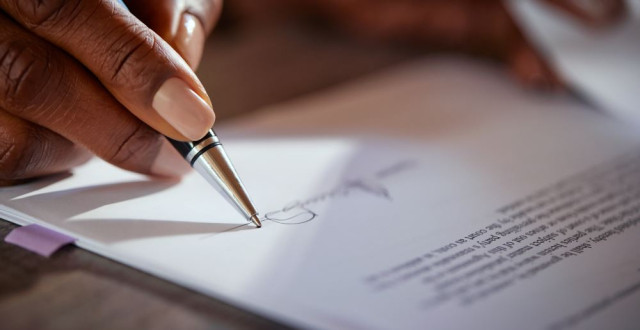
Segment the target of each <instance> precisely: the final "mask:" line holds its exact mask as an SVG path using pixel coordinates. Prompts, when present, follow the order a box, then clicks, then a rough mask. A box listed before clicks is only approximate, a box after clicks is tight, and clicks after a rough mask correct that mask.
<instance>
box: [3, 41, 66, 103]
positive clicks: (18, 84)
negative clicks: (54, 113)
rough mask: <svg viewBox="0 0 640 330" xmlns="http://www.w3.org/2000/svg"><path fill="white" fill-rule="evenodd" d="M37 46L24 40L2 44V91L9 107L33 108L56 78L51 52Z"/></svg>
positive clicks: (4, 101)
mask: <svg viewBox="0 0 640 330" xmlns="http://www.w3.org/2000/svg"><path fill="white" fill-rule="evenodd" d="M36 48H38V47H35V46H33V45H29V44H28V43H27V41H24V40H12V41H6V42H2V43H0V93H2V96H3V99H2V101H3V103H4V104H5V106H6V107H7V110H10V111H12V112H18V114H19V113H20V112H26V111H29V110H32V108H33V107H35V106H37V105H38V103H39V102H40V101H41V98H42V94H43V91H45V90H46V86H47V85H48V82H49V80H50V79H51V78H52V77H53V73H54V72H53V71H54V70H53V68H52V67H53V66H54V65H52V63H51V54H50V52H49V51H47V50H46V49H36Z"/></svg>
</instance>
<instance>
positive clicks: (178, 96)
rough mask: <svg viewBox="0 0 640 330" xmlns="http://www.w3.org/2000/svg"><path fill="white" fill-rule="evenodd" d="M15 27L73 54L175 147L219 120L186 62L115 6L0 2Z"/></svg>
mask: <svg viewBox="0 0 640 330" xmlns="http://www.w3.org/2000/svg"><path fill="white" fill-rule="evenodd" d="M0 6H1V7H2V8H3V9H4V10H5V11H6V12H7V13H8V14H10V15H11V16H12V17H13V18H14V19H15V20H16V21H17V22H19V23H20V24H22V25H23V26H25V27H26V28H27V29H29V30H31V31H32V32H33V33H35V34H37V35H39V36H41V37H43V38H44V39H46V40H47V41H49V42H50V43H53V44H55V45H57V46H58V47H60V48H62V49H64V50H65V51H66V52H67V53H69V54H71V55H72V56H73V57H75V58H76V59H77V60H78V61H80V62H81V63H82V64H83V65H84V66H85V67H87V68H88V69H89V70H90V71H91V72H92V73H93V74H94V75H95V76H96V77H97V78H98V79H99V80H100V82H101V83H102V84H103V85H104V86H105V87H106V88H107V89H108V90H109V92H111V94H112V95H114V96H115V97H116V99H118V101H119V102H120V103H122V104H123V105H124V106H125V107H126V108H127V109H129V111H131V112H132V113H133V114H134V115H136V116H137V117H138V118H139V119H141V120H142V121H144V122H145V123H147V124H148V125H149V126H151V127H153V128H154V129H156V130H157V131H159V132H160V133H163V134H164V135H166V136H169V137H171V138H173V139H176V140H197V139H199V138H200V137H202V136H203V135H204V134H205V133H206V132H207V130H208V129H210V128H211V126H212V125H213V122H214V120H215V115H214V113H213V109H212V107H211V102H210V100H209V97H208V96H207V94H206V92H205V90H204V87H203V86H202V84H201V83H200V81H199V80H198V79H197V77H196V76H195V74H194V73H193V71H192V70H191V69H190V68H189V66H188V65H187V64H186V63H185V61H184V60H183V59H182V58H181V57H180V55H178V54H177V53H176V52H175V51H174V50H173V49H172V48H171V46H169V45H168V44H167V43H166V42H165V41H164V40H162V38H160V37H159V36H158V35H157V34H156V33H155V32H153V31H152V30H151V29H150V28H148V27H147V26H146V25H144V24H143V23H142V22H140V21H139V20H138V19H137V18H136V17H135V16H133V15H132V14H131V13H129V12H128V10H127V9H126V8H124V7H123V6H122V5H120V4H119V3H117V2H116V1H115V0H111V1H110V0H98V1H83V0H49V1H42V0H0Z"/></svg>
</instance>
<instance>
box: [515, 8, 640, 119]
mask: <svg viewBox="0 0 640 330" xmlns="http://www.w3.org/2000/svg"><path fill="white" fill-rule="evenodd" d="M506 3H507V4H508V5H509V7H510V8H511V11H512V13H514V14H515V15H516V17H517V18H518V22H519V23H520V26H521V27H522V28H523V30H524V32H525V34H526V35H527V36H528V37H529V39H530V41H531V42H532V43H533V44H534V45H535V46H536V47H538V49H539V50H540V51H541V52H542V54H543V55H545V57H546V58H547V60H549V62H550V64H551V66H552V67H553V68H554V69H555V70H556V71H557V72H558V73H559V74H560V76H561V77H562V79H564V80H565V81H566V82H567V84H568V85H569V86H570V87H573V88H574V89H575V90H576V91H577V92H578V93H579V94H581V95H582V96H584V97H585V98H586V99H587V100H589V101H591V102H593V103H594V104H596V105H597V106H598V107H599V108H601V109H603V110H606V111H609V112H611V113H612V114H614V115H615V116H617V117H620V118H622V119H624V120H628V121H630V122H633V123H635V124H636V125H637V124H640V94H639V93H638V91H639V90H640V0H627V1H626V4H627V8H628V9H629V10H628V13H627V15H626V16H625V17H624V19H622V20H621V21H619V22H617V23H616V24H613V25H611V26H607V27H604V28H600V29H596V28H594V27H590V26H587V25H585V24H581V23H579V22H578V21H577V20H576V19H575V18H573V17H571V16H570V15H569V14H567V13H564V12H562V10H558V9H556V8H553V7H552V6H550V5H549V4H546V3H545V2H544V1H527V0H509V1H507V2H506Z"/></svg>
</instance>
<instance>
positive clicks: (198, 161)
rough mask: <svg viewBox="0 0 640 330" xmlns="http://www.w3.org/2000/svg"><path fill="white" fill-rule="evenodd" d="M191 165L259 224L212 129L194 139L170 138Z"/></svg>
mask: <svg viewBox="0 0 640 330" xmlns="http://www.w3.org/2000/svg"><path fill="white" fill-rule="evenodd" d="M171 142H172V144H173V145H174V147H176V149H178V151H179V152H181V153H182V154H183V156H184V157H185V159H186V160H187V161H188V162H189V164H191V166H192V167H193V168H194V169H195V170H196V171H197V172H198V173H199V174H200V175H201V176H203V177H204V178H205V179H206V180H207V181H208V182H209V184H211V186H213V187H214V188H216V189H217V190H218V191H219V192H220V193H221V194H222V196H224V197H225V198H226V199H227V200H228V201H229V202H230V203H231V204H232V205H234V206H235V207H236V209H237V210H238V211H239V212H240V213H242V215H244V217H245V218H246V219H248V220H250V221H251V222H253V223H254V224H255V225H256V226H257V227H261V226H262V224H261V223H260V220H259V218H258V212H257V211H256V209H255V207H254V206H253V203H252V202H251V199H250V198H249V195H248V194H247V190H246V189H245V187H244V185H243V184H242V181H241V180H240V177H239V176H238V173H236V170H235V169H234V167H233V164H232V163H231V160H229V157H227V153H226V152H225V151H224V148H223V147H222V144H221V143H220V139H219V138H218V136H217V135H216V134H215V132H214V131H213V130H209V132H208V133H207V135H205V137H204V138H202V139H200V140H198V141H195V142H177V141H171Z"/></svg>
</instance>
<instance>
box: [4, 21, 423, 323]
mask: <svg viewBox="0 0 640 330" xmlns="http://www.w3.org/2000/svg"><path fill="white" fill-rule="evenodd" d="M417 53H418V51H416V50H409V49H400V48H398V47H392V46H389V45H379V44H373V43H366V42H362V41H356V40H353V39H349V38H347V37H344V36H339V35H336V34H333V33H330V32H326V31H321V30H317V29H312V28H309V27H300V26H297V25H290V23H287V24H282V25H278V26H272V25H268V26H254V27H243V28H236V29H227V30H224V31H222V32H220V33H217V34H216V35H214V37H213V38H212V39H211V40H209V42H208V45H207V49H206V50H205V56H204V60H203V63H202V65H201V67H200V69H199V70H198V73H199V75H200V77H201V79H202V80H203V83H204V84H205V86H206V87H207V90H208V91H209V92H210V94H211V96H212V99H213V103H214V105H215V106H216V112H217V114H218V119H219V120H224V119H225V118H229V117H232V116H240V115H242V114H245V113H247V112H249V111H256V110H257V109H259V108H261V107H263V106H266V105H269V104H273V103H277V102H280V101H283V100H287V99H290V98H294V97H298V96H301V95H304V94H307V93H310V92H313V91H317V90H320V89H323V88H327V87H330V86H334V85H336V84H339V83H341V82H344V81H347V80H350V79H352V78H355V77H358V76H362V75H365V74H367V73H370V72H373V71H376V70H379V69H382V68H384V67H386V66H389V65H392V64H394V63H398V62H401V61H403V60H406V59H409V58H411V57H415V56H416V55H417ZM258 111H259V110H258ZM15 227H16V226H15V225H13V224H10V223H8V222H6V221H4V220H0V238H4V237H5V236H6V235H7V233H8V232H9V231H10V230H12V229H13V228H15ZM220 327H225V328H282V325H280V324H277V323H275V322H273V321H271V320H267V319H264V318H262V317H260V316H257V315H254V314H251V313H248V312H246V311H243V310H240V309H238V308H236V307H233V306H230V305H228V304H226V303H224V302H220V301H217V300H215V299H212V298H209V297H207V296H204V295H201V294H199V293H196V292H193V291H190V290H188V289H185V288H182V287H180V286H177V285H175V284H172V283H169V282H166V281H164V280H161V279H158V278H155V277H153V276H151V275H147V274H145V273H142V272H139V271H137V270H135V269H132V268H129V267H127V266H124V265H122V264H119V263H117V262H114V261H111V260H108V259H106V258H103V257H100V256H98V255H95V254H93V253H90V252H87V251H85V250H81V249H78V248H76V247H72V246H69V247H65V248H63V249H62V250H61V251H59V252H57V253H56V254H55V255H54V256H52V257H51V258H48V259H47V258H43V257H40V256H38V255H35V254H33V253H31V252H27V251H25V250H23V249H21V248H18V247H16V246H13V245H10V244H7V243H4V241H2V242H0V328H2V329H21V328H29V329H122V328H131V329H144V328H160V329H162V328H166V329H206V328H220Z"/></svg>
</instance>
